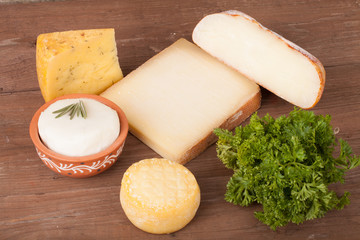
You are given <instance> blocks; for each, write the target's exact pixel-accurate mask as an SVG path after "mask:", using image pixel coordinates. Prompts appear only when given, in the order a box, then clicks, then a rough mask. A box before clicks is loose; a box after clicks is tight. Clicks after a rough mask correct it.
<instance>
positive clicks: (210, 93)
mask: <svg viewBox="0 0 360 240" xmlns="http://www.w3.org/2000/svg"><path fill="white" fill-rule="evenodd" d="M101 96H103V97H105V98H108V99H110V100H111V101H113V102H115V103H116V104H118V105H119V106H120V107H121V108H122V109H123V110H124V112H125V114H126V116H127V118H128V120H129V125H130V131H131V132H132V133H133V134H134V135H135V136H137V137H138V138H139V139H140V140H142V141H143V142H144V143H146V144H147V145H148V146H149V147H151V148H152V149H154V150H155V151H156V152H157V153H159V154H160V155H161V156H163V157H164V158H167V159H170V160H173V161H176V162H178V163H182V164H184V163H186V162H187V161H189V160H190V159H192V158H194V157H196V156H197V155H198V154H200V153H201V152H202V151H203V150H204V149H205V148H206V147H208V146H209V145H210V144H211V143H212V142H213V141H214V140H215V137H214V136H213V134H212V131H213V129H214V128H217V127H220V126H222V125H226V126H227V127H228V129H231V128H233V127H235V126H236V125H235V124H239V123H240V121H243V120H245V119H246V118H247V117H248V116H249V115H250V114H251V113H253V112H254V111H255V110H256V109H257V108H258V107H259V106H260V88H259V86H258V85H257V84H255V83H254V82H252V81H250V80H249V79H247V78H246V77H244V76H242V75H241V74H239V73H238V72H237V71H235V70H233V69H231V68H229V67H228V66H226V65H225V64H223V63H221V62H219V61H217V60H216V59H215V58H213V57H212V56H210V55H209V54H207V53H206V52H204V51H203V50H201V49H200V48H198V47H197V46H195V45H194V44H192V43H190V42H188V41H186V40H185V39H180V40H178V41H177V42H175V43H174V44H172V45H171V46H170V47H168V48H167V49H165V50H163V51H162V52H160V53H159V54H158V55H156V56H155V57H153V58H152V59H150V60H149V61H147V62H146V63H145V64H143V65H142V66H140V67H139V68H138V69H136V70H135V71H133V72H131V73H130V74H129V75H128V76H126V77H125V78H124V79H123V80H121V81H120V82H118V83H117V84H115V85H114V86H112V87H110V88H109V89H107V90H106V91H105V92H104V93H102V94H101ZM244 106H248V107H246V110H245V109H244ZM240 113H241V114H240ZM232 116H235V118H232ZM235 120H236V121H235ZM230 123H231V124H230Z"/></svg>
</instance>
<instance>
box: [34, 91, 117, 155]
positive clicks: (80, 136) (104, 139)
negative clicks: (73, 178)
mask: <svg viewBox="0 0 360 240" xmlns="http://www.w3.org/2000/svg"><path fill="white" fill-rule="evenodd" d="M80 100H81V101H82V102H83V104H84V106H85V109H86V114H87V116H86V118H83V117H81V116H75V117H74V118H73V119H70V116H69V115H63V116H61V117H58V118H55V117H56V116H57V114H54V113H53V112H54V111H56V110H59V109H61V108H63V107H66V106H68V105H70V104H73V103H78V102H79V101H80ZM38 129H39V135H40V138H41V140H42V141H43V143H44V144H45V145H46V146H47V147H48V148H49V149H51V150H53V151H54V152H57V153H60V154H63V155H66V156H74V157H80V156H87V155H91V154H95V153H98V152H101V151H102V150H105V149H106V148H107V147H109V146H110V145H111V144H112V143H113V142H114V141H115V140H116V139H117V137H118V136H119V133H120V122H119V117H118V114H117V112H116V111H115V110H113V109H112V108H110V107H108V106H106V105H104V104H102V103H100V102H98V101H96V100H93V99H88V98H77V99H63V100H59V101H56V102H54V103H53V104H51V105H50V106H49V107H48V108H46V109H45V110H44V111H43V112H42V113H41V115H40V117H39V121H38Z"/></svg>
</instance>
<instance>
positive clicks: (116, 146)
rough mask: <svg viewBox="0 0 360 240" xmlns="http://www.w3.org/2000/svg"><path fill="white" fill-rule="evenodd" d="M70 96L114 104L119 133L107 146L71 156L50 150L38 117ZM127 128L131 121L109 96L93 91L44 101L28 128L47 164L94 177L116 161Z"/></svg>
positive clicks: (56, 169) (66, 173)
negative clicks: (43, 138) (91, 152)
mask: <svg viewBox="0 0 360 240" xmlns="http://www.w3.org/2000/svg"><path fill="white" fill-rule="evenodd" d="M71 98H90V99H94V100H96V101H99V102H101V103H103V104H105V105H107V106H108V107H111V108H112V109H114V110H115V111H116V112H117V114H118V116H119V120H120V134H119V136H118V138H117V139H116V140H115V142H113V143H112V144H111V145H110V146H109V147H108V148H107V149H105V150H103V151H101V152H98V153H96V154H92V155H88V156H84V157H70V156H65V155H62V154H59V153H56V152H54V151H52V150H50V149H49V148H48V147H46V146H45V144H44V143H43V142H42V141H41V138H40V136H39V131H38V120H39V117H40V114H41V112H43V111H44V110H45V109H46V108H47V107H48V106H50V105H51V104H52V103H54V102H56V101H58V100H61V99H71ZM128 130H129V125H128V121H127V119H126V116H125V114H124V112H123V111H122V110H121V109H120V107H118V106H117V105H116V104H115V103H113V102H111V101H110V100H108V99H106V98H103V97H100V96H98V95H91V94H70V95H64V96H61V97H58V98H56V99H53V100H51V101H49V102H47V103H45V104H44V105H43V106H41V107H40V108H39V109H38V110H37V112H36V113H35V115H34V116H33V118H32V120H31V123H30V129H29V131H30V137H31V140H32V141H33V143H34V145H35V149H36V152H37V154H38V155H39V157H40V159H41V160H42V161H43V162H44V163H45V165H46V166H48V167H49V168H50V169H51V170H53V171H54V172H56V173H59V174H62V175H64V176H69V177H74V178H85V177H91V176H94V175H96V174H99V173H102V172H104V171H105V170H107V169H108V168H109V167H111V166H112V165H113V164H114V163H115V162H116V161H117V159H118V157H119V155H120V154H121V152H122V150H123V147H124V144H125V139H126V136H127V134H128Z"/></svg>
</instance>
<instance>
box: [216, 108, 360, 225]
mask: <svg viewBox="0 0 360 240" xmlns="http://www.w3.org/2000/svg"><path fill="white" fill-rule="evenodd" d="M330 121H331V117H330V116H329V115H326V116H322V115H315V114H314V113H313V112H311V111H305V110H301V109H297V108H295V109H294V110H293V111H292V112H290V114H289V116H288V117H286V116H281V117H279V118H276V119H274V118H273V117H271V116H270V115H269V114H267V115H266V116H264V117H263V118H260V117H259V116H258V115H257V114H256V113H255V114H254V115H253V116H252V117H251V119H250V123H249V124H248V125H247V126H245V127H242V126H239V127H237V128H236V129H235V133H234V134H233V133H232V132H230V131H228V130H224V129H215V130H214V133H215V134H216V135H217V136H218V138H219V139H218V141H217V154H218V158H219V159H220V160H221V161H222V162H223V163H224V165H225V166H226V167H227V168H230V169H233V170H234V175H233V176H232V177H231V179H230V180H229V182H228V184H227V192H226V194H225V200H226V201H228V202H230V203H233V204H236V205H240V206H248V205H250V204H251V203H253V202H257V203H260V204H262V206H263V211H260V212H255V217H256V218H258V219H259V220H260V221H262V222H263V223H265V224H267V225H269V226H270V228H272V229H273V230H275V229H276V228H277V227H280V226H285V225H286V224H288V223H289V222H293V223H296V224H300V223H302V222H304V221H305V220H310V219H314V218H320V217H322V216H324V215H325V213H326V212H327V211H329V210H331V209H342V208H343V207H344V206H345V205H347V204H349V193H348V192H345V193H344V194H343V195H342V196H337V195H336V193H335V192H334V191H331V190H329V189H328V185H329V184H331V183H335V182H341V183H343V182H344V174H345V172H346V171H347V170H349V169H353V168H355V167H357V166H359V165H360V157H358V156H355V155H352V150H351V147H350V146H349V144H348V143H347V142H346V141H344V140H342V139H339V140H338V143H339V144H340V155H339V157H337V158H334V157H333V153H334V149H335V146H336V145H337V141H336V139H335V135H334V131H333V129H332V127H331V125H330Z"/></svg>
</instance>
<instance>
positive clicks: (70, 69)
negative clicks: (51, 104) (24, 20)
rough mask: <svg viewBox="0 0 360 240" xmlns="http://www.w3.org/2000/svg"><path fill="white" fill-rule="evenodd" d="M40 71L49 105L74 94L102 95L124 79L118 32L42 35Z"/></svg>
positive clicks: (37, 58)
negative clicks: (52, 100) (60, 97)
mask: <svg viewBox="0 0 360 240" xmlns="http://www.w3.org/2000/svg"><path fill="white" fill-rule="evenodd" d="M36 68H37V74H38V80H39V85H40V89H41V92H42V95H43V97H44V99H45V101H50V100H51V99H53V98H56V97H58V96H62V95H65V94H71V93H88V94H99V93H101V92H102V91H104V90H105V89H106V88H108V87H109V86H111V85H112V84H114V83H115V82H117V81H119V80H120V79H122V78H123V74H122V71H121V69H120V65H119V61H118V57H117V48H116V42H115V32H114V29H93V30H78V31H66V32H54V33H46V34H41V35H39V36H38V38H37V45H36Z"/></svg>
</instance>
